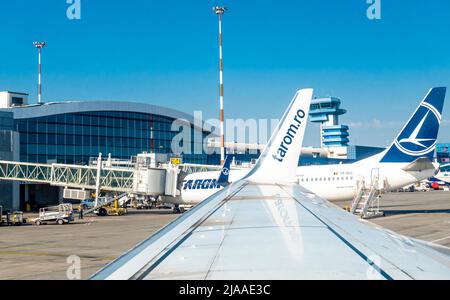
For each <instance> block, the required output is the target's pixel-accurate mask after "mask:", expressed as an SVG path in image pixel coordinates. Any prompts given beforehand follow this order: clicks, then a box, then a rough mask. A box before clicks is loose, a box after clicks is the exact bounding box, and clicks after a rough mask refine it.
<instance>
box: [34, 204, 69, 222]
mask: <svg viewBox="0 0 450 300" xmlns="http://www.w3.org/2000/svg"><path fill="white" fill-rule="evenodd" d="M73 220H74V216H73V207H72V204H69V203H63V204H60V205H58V206H51V207H45V208H41V209H39V217H37V218H36V219H34V220H33V222H34V224H36V225H38V226H39V225H41V224H48V223H56V224H58V225H63V224H66V223H70V222H72V221H73Z"/></svg>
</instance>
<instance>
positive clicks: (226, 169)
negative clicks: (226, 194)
mask: <svg viewBox="0 0 450 300" xmlns="http://www.w3.org/2000/svg"><path fill="white" fill-rule="evenodd" d="M232 160H233V155H227V157H226V158H225V162H224V163H223V166H222V170H221V171H220V175H219V179H217V184H219V185H223V186H225V185H228V184H229V180H228V177H229V175H230V167H231V161H232Z"/></svg>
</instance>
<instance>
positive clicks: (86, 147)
mask: <svg viewBox="0 0 450 300" xmlns="http://www.w3.org/2000/svg"><path fill="white" fill-rule="evenodd" d="M173 120H174V119H172V118H169V117H166V116H161V115H156V114H149V113H139V112H127V111H93V112H78V113H63V114H56V115H48V116H43V117H36V118H27V119H16V120H15V126H16V130H17V131H19V133H20V160H21V161H23V162H38V163H48V162H58V163H68V164H88V163H89V159H90V158H91V157H97V156H98V153H99V152H101V153H102V154H103V155H104V156H106V155H108V154H109V153H110V154H111V157H113V158H119V159H130V157H131V156H135V155H137V154H138V153H142V152H144V151H146V152H153V153H168V154H170V153H172V151H171V141H172V139H173V137H174V136H175V135H176V134H178V132H179V131H178V132H177V131H171V125H172V122H173ZM192 133H193V130H192ZM207 134H209V133H208V132H203V133H202V136H203V137H205V136H206V135H207ZM193 143H194V142H193V140H192V149H194V144H193ZM200 149H202V148H200ZM182 158H183V161H184V162H189V163H200V164H206V163H208V155H206V154H204V153H203V154H183V155H182Z"/></svg>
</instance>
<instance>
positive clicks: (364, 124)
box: [0, 0, 450, 145]
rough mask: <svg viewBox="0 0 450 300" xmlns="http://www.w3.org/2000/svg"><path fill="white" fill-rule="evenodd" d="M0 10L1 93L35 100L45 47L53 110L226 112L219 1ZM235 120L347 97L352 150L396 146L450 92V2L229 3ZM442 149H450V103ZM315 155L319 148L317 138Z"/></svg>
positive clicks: (46, 3) (47, 95)
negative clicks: (90, 106) (90, 104)
mask: <svg viewBox="0 0 450 300" xmlns="http://www.w3.org/2000/svg"><path fill="white" fill-rule="evenodd" d="M81 4H82V7H81V20H68V19H67V17H66V8H67V7H68V4H66V0H36V1H1V2H0V20H1V24H2V26H0V36H1V38H2V46H1V47H0V90H15V91H24V92H29V93H30V99H31V101H35V99H36V87H35V85H36V69H37V67H36V49H35V48H34V47H33V45H32V41H34V40H44V41H46V42H47V46H46V47H45V49H44V53H43V55H44V56H43V63H44V68H43V72H44V74H43V75H44V78H43V84H44V91H43V99H44V100H45V101H61V100H99V99H100V100H134V101H142V102H148V103H153V104H160V105H165V106H169V107H173V108H177V109H179V110H182V111H185V112H188V113H192V111H193V110H203V112H204V115H205V116H206V117H215V116H216V115H217V110H218V97H217V94H218V84H217V80H218V74H217V67H218V64H217V57H218V53H217V17H216V16H215V15H214V14H213V12H212V11H211V6H213V5H215V4H218V2H217V1H210V0H176V1H175V0H173V1H162V0H161V1H156V0H151V1H149V0H133V1H112V0H109V1H107V0H81ZM219 4H224V5H227V6H228V7H229V9H230V10H229V12H227V13H226V15H225V16H224V25H223V31H224V72H225V73H224V82H225V105H226V117H229V118H278V117H280V115H281V113H282V111H283V110H284V109H285V107H286V105H287V103H288V102H289V100H290V99H291V97H292V95H293V94H294V92H295V90H296V89H298V88H301V87H313V88H315V94H316V95H317V96H327V95H334V96H337V97H340V98H341V99H342V101H343V106H344V108H346V109H348V111H349V112H348V113H347V114H346V115H345V116H344V117H343V118H342V121H343V123H347V124H350V125H353V126H352V128H351V129H350V134H351V143H358V144H368V145H386V144H388V143H389V142H390V141H391V140H392V138H393V135H395V134H396V132H397V131H398V130H399V128H400V127H401V126H402V123H403V122H404V121H406V119H407V118H408V116H409V115H410V114H411V112H412V111H413V110H414V109H415V107H416V105H417V103H418V102H419V100H420V99H421V98H422V97H423V96H424V95H425V93H426V92H427V90H428V88H430V87H433V86H450V57H449V56H450V18H449V17H448V16H449V14H450V2H449V1H448V0H429V1H417V0H410V1H406V0H403V1H401V0H382V19H381V20H377V21H370V20H368V19H367V17H366V9H367V7H368V5H367V4H366V1H365V0H342V1H336V0H319V1H286V0H284V1H283V0H278V1H266V0H259V1H250V0H247V1H242V0H241V1H236V0H235V1H221V2H220V3H219ZM447 98H448V99H447V103H446V105H445V107H444V119H446V121H444V122H445V124H444V127H442V129H441V132H440V141H442V142H443V141H450V132H449V126H450V124H449V121H448V120H449V119H450V103H449V102H450V98H449V97H447ZM308 131H309V134H308V138H307V143H308V144H312V145H317V142H318V131H317V127H313V126H311V127H310V128H309V129H308Z"/></svg>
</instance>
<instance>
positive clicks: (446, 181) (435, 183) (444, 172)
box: [428, 164, 450, 189]
mask: <svg viewBox="0 0 450 300" xmlns="http://www.w3.org/2000/svg"><path fill="white" fill-rule="evenodd" d="M428 183H429V184H430V185H431V187H432V188H433V189H439V187H440V186H442V185H447V186H449V185H450V164H445V165H442V166H440V168H439V173H437V174H436V175H435V176H433V177H430V178H428Z"/></svg>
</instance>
